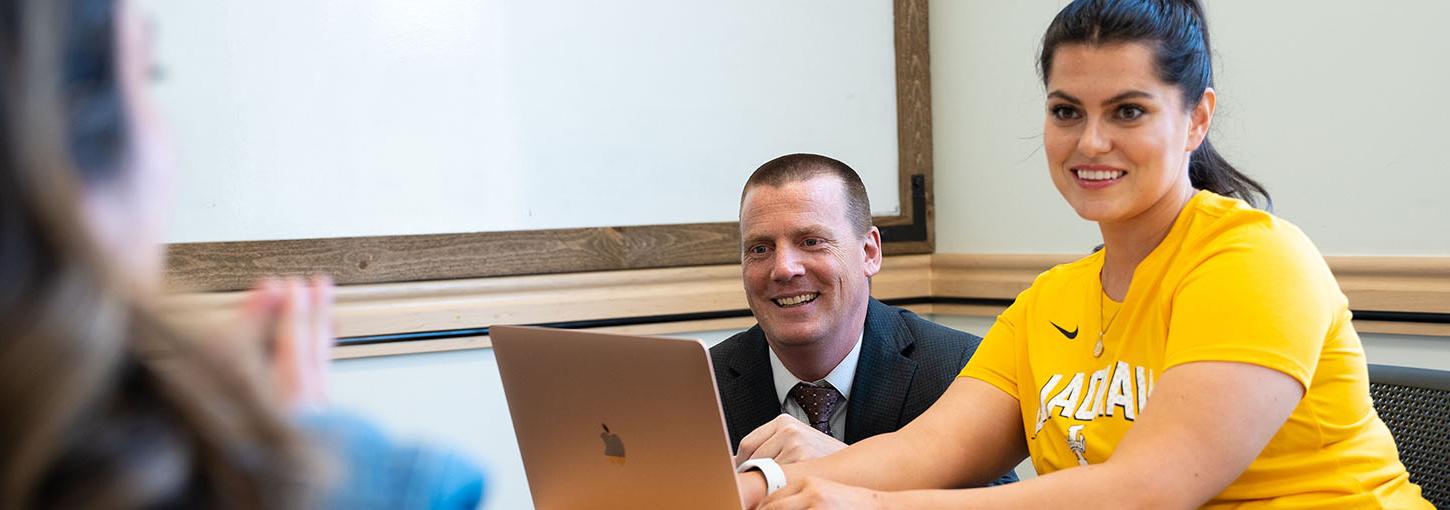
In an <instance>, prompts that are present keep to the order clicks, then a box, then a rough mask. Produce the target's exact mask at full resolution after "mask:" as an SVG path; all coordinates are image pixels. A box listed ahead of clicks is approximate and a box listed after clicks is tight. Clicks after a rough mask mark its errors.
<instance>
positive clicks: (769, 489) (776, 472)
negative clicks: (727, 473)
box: [735, 457, 785, 496]
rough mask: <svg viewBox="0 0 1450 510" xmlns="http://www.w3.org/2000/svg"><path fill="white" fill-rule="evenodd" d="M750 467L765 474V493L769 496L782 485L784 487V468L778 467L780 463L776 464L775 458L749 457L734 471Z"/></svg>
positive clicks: (740, 471) (742, 470) (741, 470)
mask: <svg viewBox="0 0 1450 510" xmlns="http://www.w3.org/2000/svg"><path fill="white" fill-rule="evenodd" d="M752 469H755V470H758V471H760V474H762V475H765V495H767V496H769V495H771V494H774V493H775V491H778V490H780V489H781V488H782V487H785V470H784V469H781V468H780V464H777V463H776V462H775V459H772V458H768V457H766V458H759V459H750V460H747V461H745V462H744V463H742V464H740V468H739V469H736V470H735V471H736V472H738V473H744V472H746V471H750V470H752Z"/></svg>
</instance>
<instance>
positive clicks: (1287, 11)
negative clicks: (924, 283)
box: [930, 0, 1450, 255]
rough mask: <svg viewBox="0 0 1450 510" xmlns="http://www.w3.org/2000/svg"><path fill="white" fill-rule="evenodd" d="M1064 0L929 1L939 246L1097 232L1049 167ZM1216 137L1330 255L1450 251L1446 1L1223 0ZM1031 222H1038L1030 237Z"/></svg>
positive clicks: (1449, 8)
mask: <svg viewBox="0 0 1450 510" xmlns="http://www.w3.org/2000/svg"><path fill="white" fill-rule="evenodd" d="M1065 3H1066V2H1064V1H1063V0H1034V1H1026V2H996V1H960V0H945V1H932V2H931V4H930V7H931V46H932V62H931V65H932V115H933V129H934V134H935V139H934V142H935V151H936V190H935V191H936V210H937V219H936V235H937V249H938V251H941V252H970V253H1083V252H1085V250H1087V249H1089V248H1091V247H1092V246H1094V245H1096V244H1097V243H1098V239H1099V236H1098V233H1097V231H1096V228H1095V227H1094V226H1093V225H1092V224H1089V223H1087V222H1084V221H1082V220H1081V219H1079V218H1078V217H1077V216H1076V215H1075V214H1074V213H1073V212H1072V210H1071V209H1070V208H1068V207H1067V205H1066V204H1065V203H1064V202H1063V200H1062V199H1061V198H1060V197H1059V196H1058V194H1057V192H1056V190H1055V189H1054V188H1053V187H1052V184H1051V182H1050V181H1049V180H1048V175H1047V171H1046V162H1045V159H1044V157H1043V155H1042V151H1041V138H1040V136H1041V133H1042V119H1043V115H1044V113H1043V111H1044V108H1043V104H1044V97H1043V90H1042V84H1041V82H1040V81H1039V80H1038V78H1037V75H1036V69H1035V63H1036V59H1037V52H1038V49H1039V48H1038V46H1039V44H1040V39H1041V37H1042V33H1043V31H1044V29H1045V28H1046V27H1047V25H1048V23H1049V22H1050V21H1051V19H1052V17H1053V15H1054V14H1055V13H1056V11H1057V10H1058V9H1059V7H1060V6H1061V5H1064V4H1065ZM1208 5H1209V24H1210V27H1211V30H1212V31H1213V33H1212V40H1213V43H1214V45H1215V50H1216V51H1215V58H1216V61H1215V64H1216V68H1217V70H1218V74H1217V79H1218V80H1217V81H1218V82H1217V89H1218V91H1219V98H1220V103H1219V109H1218V112H1217V115H1216V117H1215V120H1214V131H1213V133H1212V139H1213V140H1214V141H1215V144H1216V145H1218V146H1219V149H1220V152H1222V153H1223V154H1224V155H1225V156H1226V157H1227V158H1229V160H1230V161H1231V162H1234V163H1235V164H1236V165H1238V166H1239V167H1240V168H1241V169H1243V170H1244V171H1245V172H1247V173H1248V174H1249V175H1250V176H1253V177H1255V178H1258V179H1261V182H1263V183H1264V184H1265V185H1266V186H1267V187H1268V188H1269V191H1270V192H1271V193H1272V194H1273V196H1274V198H1275V202H1276V205H1277V208H1276V212H1277V213H1278V214H1279V215H1280V216H1283V217H1285V218H1287V219H1289V220H1290V221H1293V222H1295V223H1296V224H1298V225H1299V226H1300V227H1301V228H1303V229H1304V231H1305V232H1306V233H1307V234H1308V235H1309V236H1310V238H1312V239H1313V240H1314V241H1315V242H1316V243H1317V244H1318V245H1319V247H1320V249H1321V250H1322V251H1323V252H1324V253H1325V254H1328V255H1359V254H1375V255H1447V254H1450V201H1447V200H1446V199H1445V190H1447V189H1450V151H1446V150H1444V143H1445V140H1450V122H1445V120H1444V119H1443V118H1442V117H1443V116H1442V115H1440V114H1439V110H1440V108H1439V106H1438V105H1439V104H1441V103H1442V102H1443V100H1442V98H1443V97H1444V92H1443V90H1441V89H1443V87H1444V84H1445V83H1450V66H1447V65H1444V63H1445V62H1446V61H1447V57H1450V38H1446V37H1443V35H1442V33H1443V31H1442V30H1441V27H1442V25H1443V22H1444V20H1445V19H1450V2H1445V1H1443V0H1396V1H1394V2H1364V1H1360V0H1332V1H1325V0H1276V1H1273V2H1263V1H1252V0H1211V1H1210V2H1209V3H1208ZM1024 232H1030V233H1031V235H1023V233H1024Z"/></svg>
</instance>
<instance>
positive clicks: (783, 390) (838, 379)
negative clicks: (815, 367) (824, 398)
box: [765, 330, 866, 404]
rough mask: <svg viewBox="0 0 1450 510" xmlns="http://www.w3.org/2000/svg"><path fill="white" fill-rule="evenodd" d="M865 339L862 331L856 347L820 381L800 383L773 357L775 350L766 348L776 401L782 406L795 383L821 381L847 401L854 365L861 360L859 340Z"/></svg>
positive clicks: (777, 358)
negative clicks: (773, 380) (829, 384)
mask: <svg viewBox="0 0 1450 510" xmlns="http://www.w3.org/2000/svg"><path fill="white" fill-rule="evenodd" d="M865 337H866V332H865V331H864V330H862V332H861V336H860V337H858V338H856V345H855V346H854V347H851V352H850V353H849V354H847V355H846V357H845V359H842V360H841V362H840V363H839V364H837V365H836V368H834V369H832V370H831V373H829V374H826V377H825V378H824V379H821V380H820V381H802V380H800V379H797V378H796V376H795V374H792V373H790V370H787V369H786V368H785V364H784V363H781V361H780V356H776V355H775V350H774V349H770V348H766V349H765V350H766V351H767V352H769V353H770V375H771V376H772V378H774V379H775V396H776V401H779V402H780V403H782V404H784V403H785V399H786V397H788V396H789V395H790V389H791V388H794V387H795V385H796V384H797V383H802V382H804V383H807V384H816V385H819V384H820V383H821V382H822V381H824V382H828V383H831V386H832V387H834V388H836V391H839V392H841V396H843V397H846V399H848V400H849V399H850V398H851V383H853V382H855V380H856V363H857V362H859V361H860V360H861V340H862V339H863V338H865Z"/></svg>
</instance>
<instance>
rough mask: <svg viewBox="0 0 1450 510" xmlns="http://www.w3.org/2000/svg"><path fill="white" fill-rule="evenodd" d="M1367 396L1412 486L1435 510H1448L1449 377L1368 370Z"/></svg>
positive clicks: (1392, 368)
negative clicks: (1402, 463)
mask: <svg viewBox="0 0 1450 510" xmlns="http://www.w3.org/2000/svg"><path fill="white" fill-rule="evenodd" d="M1369 394H1370V397H1372V398H1374V408H1375V412H1377V413H1379V415H1380V419H1381V420H1384V422H1385V425H1388V426H1389V428H1390V433H1391V434H1394V436H1395V445H1396V446H1398V447H1399V450H1400V461H1401V462H1404V463H1405V468H1407V469H1409V471H1410V481H1411V482H1414V483H1415V484H1416V485H1419V486H1420V489H1421V490H1422V491H1423V494H1424V496H1425V499H1428V500H1430V503H1431V504H1433V505H1435V508H1450V371H1444V370H1427V369H1423V368H1408V367H1395V366H1389V365H1370V366H1369Z"/></svg>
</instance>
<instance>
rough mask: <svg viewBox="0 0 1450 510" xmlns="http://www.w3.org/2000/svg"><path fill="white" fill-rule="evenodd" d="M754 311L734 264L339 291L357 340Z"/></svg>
mask: <svg viewBox="0 0 1450 510" xmlns="http://www.w3.org/2000/svg"><path fill="white" fill-rule="evenodd" d="M930 275H931V257H930V256H929V255H907V256H899V257H887V258H886V260H885V264H884V267H883V269H882V272H881V274H880V275H878V276H877V277H875V278H874V279H872V293H873V295H875V296H877V297H879V298H883V299H892V298H915V297H925V296H927V295H929V294H930V292H931V277H930ZM242 297H243V294H242V293H241V292H217V293H199V294H178V295H173V296H169V297H168V298H166V299H165V300H164V301H163V302H162V303H161V305H160V308H161V310H162V312H163V313H164V314H166V315H167V316H170V317H174V318H176V320H177V321H178V322H180V323H182V324H183V326H188V327H190V326H192V325H195V324H202V323H211V322H215V321H218V320H221V319H223V318H224V317H226V316H227V315H228V314H230V313H232V310H234V309H235V307H236V306H237V305H238V304H239V303H240V302H241V300H242ZM748 308H749V306H748V305H747V304H746V301H745V291H744V289H743V287H742V286H741V282H740V266H739V265H738V264H732V265H714V266H705V267H690V268H664V269H643V270H634V271H604V272H593V273H577V274H560V275H533V276H510V277H500V278H475V279H465V280H446V281H429V282H412V283H384V284H371V285H349V286H343V287H339V288H338V290H337V304H336V308H335V313H336V316H337V321H338V331H337V334H338V336H341V337H352V336H364V335H380V334H388V333H410V332H418V331H439V330H450V329H465V328H480V327H486V326H490V325H494V324H537V323H549V322H564V321H580V320H595V319H610V318H620V317H649V316H658V315H674V314H688V313H698V312H714V311H722V310H745V309H748ZM645 329H646V328H640V327H636V328H635V329H634V331H643V330H645ZM654 331H663V330H661V329H655V330H654ZM676 331H691V330H690V329H685V330H676ZM409 343H413V342H409Z"/></svg>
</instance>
